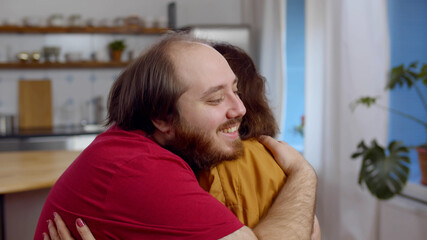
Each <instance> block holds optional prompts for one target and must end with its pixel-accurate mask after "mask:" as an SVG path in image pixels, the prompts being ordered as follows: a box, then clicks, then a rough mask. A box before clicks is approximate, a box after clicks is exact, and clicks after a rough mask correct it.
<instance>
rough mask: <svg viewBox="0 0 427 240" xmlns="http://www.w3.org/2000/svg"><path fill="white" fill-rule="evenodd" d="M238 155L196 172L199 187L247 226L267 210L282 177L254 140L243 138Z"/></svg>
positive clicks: (281, 171)
mask: <svg viewBox="0 0 427 240" xmlns="http://www.w3.org/2000/svg"><path fill="white" fill-rule="evenodd" d="M243 149H244V154H243V156H242V157H241V158H238V159H236V160H233V161H226V162H223V163H221V164H219V165H218V166H216V167H214V168H212V169H211V170H210V171H202V172H200V173H199V176H198V178H199V183H200V186H201V187H202V188H203V189H205V190H206V191H207V192H209V193H210V194H211V195H212V196H214V197H215V198H216V199H217V200H219V201H220V202H221V203H223V204H224V205H225V206H226V207H227V208H229V209H230V210H231V211H232V212H233V213H234V214H235V215H236V216H237V217H238V218H239V220H240V221H241V222H242V223H243V224H245V225H247V226H248V227H254V226H255V225H256V224H257V223H258V222H259V220H260V219H261V217H262V216H263V215H264V214H265V213H266V212H267V210H268V209H269V207H270V205H271V204H272V202H273V200H274V198H275V197H276V195H277V193H278V191H279V189H280V188H281V187H282V185H283V183H284V182H285V179H286V176H285V174H284V172H283V170H282V169H281V168H280V167H279V165H277V163H276V161H275V160H274V158H273V156H272V155H271V154H270V152H268V150H267V149H266V148H265V147H264V145H262V144H261V143H259V142H258V141H257V140H255V139H249V140H245V141H243Z"/></svg>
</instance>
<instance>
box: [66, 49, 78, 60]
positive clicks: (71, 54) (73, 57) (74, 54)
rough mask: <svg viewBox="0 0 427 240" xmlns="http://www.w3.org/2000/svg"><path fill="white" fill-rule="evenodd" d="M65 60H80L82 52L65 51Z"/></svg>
mask: <svg viewBox="0 0 427 240" xmlns="http://www.w3.org/2000/svg"><path fill="white" fill-rule="evenodd" d="M65 61H67V62H80V61H82V53H81V52H77V51H75V52H67V53H66V54H65Z"/></svg>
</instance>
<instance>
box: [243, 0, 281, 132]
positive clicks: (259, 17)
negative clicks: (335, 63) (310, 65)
mask: <svg viewBox="0 0 427 240" xmlns="http://www.w3.org/2000/svg"><path fill="white" fill-rule="evenodd" d="M285 16H286V0H261V1H260V0H242V18H243V19H242V22H243V23H245V24H248V25H249V26H251V30H252V37H251V40H252V44H253V49H255V51H254V54H253V56H252V57H253V59H254V61H255V62H256V64H257V66H258V67H259V69H258V70H259V71H260V73H261V75H263V76H264V77H265V78H266V79H267V84H266V89H267V97H268V99H269V102H270V106H271V108H272V109H273V112H274V114H275V117H276V120H277V122H278V124H279V127H280V130H281V132H282V130H283V129H282V126H284V119H285V116H284V114H285V112H286V111H285V109H284V108H285V106H286V104H285V99H286V98H285V96H284V94H285V91H284V89H285V87H286V84H285V83H286V81H285V74H284V73H285V66H286V58H285V56H286V52H285V46H286V45H285V37H286V36H285V33H286V32H285V26H286V18H285ZM277 138H279V139H282V136H281V135H279V136H277Z"/></svg>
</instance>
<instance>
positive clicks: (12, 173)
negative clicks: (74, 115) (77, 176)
mask: <svg viewBox="0 0 427 240" xmlns="http://www.w3.org/2000/svg"><path fill="white" fill-rule="evenodd" d="M80 152H81V151H62V150H61V151H26V152H0V166H1V168H0V194H8V193H15V192H22V191H30V190H37V189H42V188H49V187H51V186H53V184H54V183H55V182H56V180H57V179H58V178H59V176H61V174H62V173H63V172H64V171H65V169H67V167H68V166H69V165H70V164H71V163H72V162H73V161H74V159H76V158H77V156H78V155H79V154H80Z"/></svg>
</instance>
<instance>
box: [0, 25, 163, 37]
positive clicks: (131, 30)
mask: <svg viewBox="0 0 427 240" xmlns="http://www.w3.org/2000/svg"><path fill="white" fill-rule="evenodd" d="M169 30H170V29H169V28H143V27H132V26H123V27H20V26H0V33H23V34H37V33H49V34H55V33H56V34H61V33H95V34H102V33H105V34H109V33H111V34H153V35H155V34H164V33H166V32H167V31H169Z"/></svg>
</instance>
